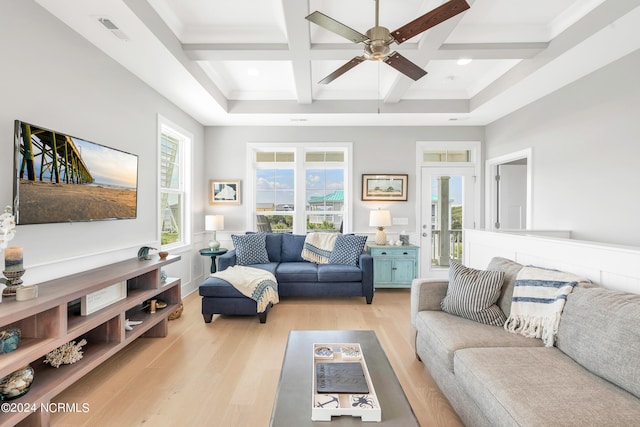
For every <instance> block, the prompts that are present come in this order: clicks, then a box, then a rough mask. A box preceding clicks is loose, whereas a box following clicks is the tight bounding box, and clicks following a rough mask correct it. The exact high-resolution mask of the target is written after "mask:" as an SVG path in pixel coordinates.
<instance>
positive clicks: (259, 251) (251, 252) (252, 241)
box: [231, 233, 269, 265]
mask: <svg viewBox="0 0 640 427" xmlns="http://www.w3.org/2000/svg"><path fill="white" fill-rule="evenodd" d="M231 240H232V241H233V247H234V248H235V250H236V263H237V264H238V265H251V264H267V263H268V262H269V255H268V254H267V242H266V236H265V235H264V234H262V233H260V234H245V235H241V236H238V235H235V234H233V235H231Z"/></svg>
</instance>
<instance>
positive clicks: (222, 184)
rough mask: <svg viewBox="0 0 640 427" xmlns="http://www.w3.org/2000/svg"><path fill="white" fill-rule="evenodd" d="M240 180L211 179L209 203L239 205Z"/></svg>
mask: <svg viewBox="0 0 640 427" xmlns="http://www.w3.org/2000/svg"><path fill="white" fill-rule="evenodd" d="M240 200H241V199H240V181H239V180H218V179H212V180H209V204H210V205H216V204H222V205H239V204H240Z"/></svg>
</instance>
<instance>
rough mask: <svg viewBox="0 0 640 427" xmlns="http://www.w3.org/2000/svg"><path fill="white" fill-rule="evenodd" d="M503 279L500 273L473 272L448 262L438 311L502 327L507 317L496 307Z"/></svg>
mask: <svg viewBox="0 0 640 427" xmlns="http://www.w3.org/2000/svg"><path fill="white" fill-rule="evenodd" d="M503 280H504V272H502V271H490V270H476V269H473V268H468V267H465V266H464V265H462V264H460V263H457V262H455V261H451V265H450V267H449V286H448V288H447V295H446V296H445V297H444V299H443V300H442V302H441V303H440V306H441V307H442V311H445V312H447V313H449V314H454V315H456V316H460V317H464V318H465V319H469V320H474V321H476V322H480V323H485V324H487V325H495V326H502V325H504V323H505V322H506V321H507V318H506V316H505V315H504V313H503V312H502V310H500V308H499V307H498V306H497V305H496V301H498V297H499V296H500V289H501V288H502V282H503Z"/></svg>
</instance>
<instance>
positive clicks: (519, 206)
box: [496, 159, 527, 230]
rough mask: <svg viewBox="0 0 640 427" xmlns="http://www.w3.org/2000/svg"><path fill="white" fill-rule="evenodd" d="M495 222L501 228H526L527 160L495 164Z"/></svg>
mask: <svg viewBox="0 0 640 427" xmlns="http://www.w3.org/2000/svg"><path fill="white" fill-rule="evenodd" d="M496 168H497V174H496V180H497V188H498V200H497V222H496V228H499V229H501V230H523V229H525V228H527V161H526V159H524V160H523V161H519V162H511V163H505V164H501V165H497V166H496Z"/></svg>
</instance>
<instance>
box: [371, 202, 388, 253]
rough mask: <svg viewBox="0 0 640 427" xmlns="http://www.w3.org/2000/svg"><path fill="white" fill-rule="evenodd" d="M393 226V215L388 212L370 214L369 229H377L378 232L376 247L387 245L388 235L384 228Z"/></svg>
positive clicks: (381, 211)
mask: <svg viewBox="0 0 640 427" xmlns="http://www.w3.org/2000/svg"><path fill="white" fill-rule="evenodd" d="M390 225H391V213H390V212H389V211H386V210H380V209H378V210H377V211H371V212H370V213H369V227H377V228H378V231H376V240H375V242H376V245H386V244H387V235H386V234H385V232H384V227H388V226H390Z"/></svg>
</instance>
